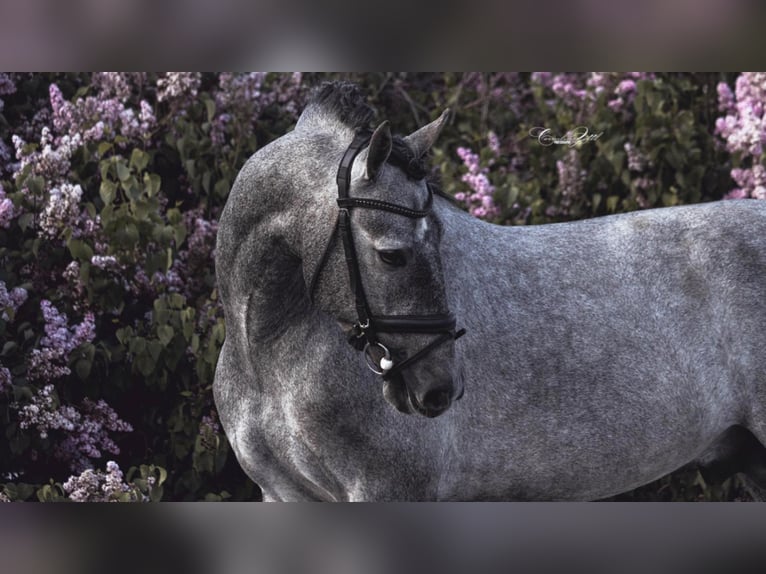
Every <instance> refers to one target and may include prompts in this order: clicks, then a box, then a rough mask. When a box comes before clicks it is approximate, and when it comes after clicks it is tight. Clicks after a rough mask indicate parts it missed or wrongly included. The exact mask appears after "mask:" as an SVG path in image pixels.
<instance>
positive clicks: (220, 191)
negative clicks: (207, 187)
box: [213, 178, 230, 199]
mask: <svg viewBox="0 0 766 574" xmlns="http://www.w3.org/2000/svg"><path fill="white" fill-rule="evenodd" d="M229 188H230V186H229V180H228V179H225V178H224V179H219V180H218V181H216V182H215V186H214V187H213V193H214V194H215V195H216V196H217V197H220V198H222V199H223V198H225V197H226V196H227V195H229Z"/></svg>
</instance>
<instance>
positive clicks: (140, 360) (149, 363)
mask: <svg viewBox="0 0 766 574" xmlns="http://www.w3.org/2000/svg"><path fill="white" fill-rule="evenodd" d="M134 364H135V365H136V368H137V369H138V372H139V373H141V374H142V375H143V376H144V377H148V376H149V375H151V374H152V373H153V372H154V365H155V364H156V363H155V361H154V359H152V357H151V355H149V354H148V353H143V354H141V355H139V356H138V357H136V361H135V363H134Z"/></svg>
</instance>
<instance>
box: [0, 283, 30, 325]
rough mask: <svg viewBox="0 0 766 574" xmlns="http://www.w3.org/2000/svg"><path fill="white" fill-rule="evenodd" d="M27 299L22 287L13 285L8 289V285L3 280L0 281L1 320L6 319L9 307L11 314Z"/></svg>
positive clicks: (7, 318) (25, 291)
mask: <svg viewBox="0 0 766 574" xmlns="http://www.w3.org/2000/svg"><path fill="white" fill-rule="evenodd" d="M26 300H27V290H26V289H24V288H23V287H14V288H13V289H11V290H10V292H9V291H8V287H7V286H6V285H5V282H4V281H0V311H2V319H3V321H8V320H9V317H8V313H7V310H8V309H10V310H11V311H12V312H13V314H14V315H15V314H16V311H18V310H19V307H21V306H22V305H23V304H24V302H25V301H26Z"/></svg>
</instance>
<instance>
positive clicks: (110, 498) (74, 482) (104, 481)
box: [62, 460, 147, 502]
mask: <svg viewBox="0 0 766 574" xmlns="http://www.w3.org/2000/svg"><path fill="white" fill-rule="evenodd" d="M62 486H63V488H64V492H65V493H66V494H67V497H68V498H69V500H72V501H74V502H118V501H119V500H121V499H124V497H125V496H124V495H125V494H129V496H128V497H127V499H128V500H129V501H131V502H138V501H142V502H145V501H147V498H146V497H145V496H142V495H141V493H140V492H139V491H138V489H137V488H136V487H135V486H133V485H132V484H128V483H126V482H125V479H124V475H123V473H122V471H121V470H120V467H119V465H118V464H117V463H116V462H114V461H112V460H110V461H109V462H107V463H106V472H102V471H100V470H93V469H92V468H87V469H85V470H83V471H82V472H81V473H80V474H79V475H77V476H70V477H69V478H68V479H67V481H66V482H64V484H63V485H62Z"/></svg>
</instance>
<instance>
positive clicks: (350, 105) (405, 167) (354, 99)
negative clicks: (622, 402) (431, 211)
mask: <svg viewBox="0 0 766 574" xmlns="http://www.w3.org/2000/svg"><path fill="white" fill-rule="evenodd" d="M307 108H314V109H315V110H317V111H320V112H321V114H322V115H329V116H332V117H335V118H337V120H338V121H340V122H341V123H343V124H344V125H346V126H348V127H350V128H352V129H357V130H369V126H370V122H372V120H373V118H374V117H375V112H374V111H373V109H372V107H370V105H369V104H368V103H367V97H366V95H365V93H364V91H363V90H362V89H361V88H360V87H359V86H358V85H357V84H353V83H351V82H342V81H334V82H324V83H322V84H321V85H320V86H319V87H318V88H316V90H315V91H314V93H313V94H312V96H311V98H310V100H309V103H308V106H307ZM426 160H427V157H421V158H416V157H415V154H414V153H413V151H412V149H411V148H410V146H409V145H407V142H405V141H404V138H402V137H401V136H398V135H397V136H394V138H393V147H392V150H391V155H390V156H389V158H388V163H390V164H392V165H394V166H396V167H398V168H399V169H401V170H402V171H403V172H404V173H405V174H406V175H407V177H409V178H411V179H415V180H421V179H423V178H425V177H427V176H429V175H431V177H428V179H429V181H430V182H431V184H432V186H433V188H434V191H435V192H436V193H437V194H438V195H440V196H442V197H447V198H448V199H450V200H451V199H452V198H451V197H449V196H447V195H446V194H444V193H443V192H442V191H441V189H440V188H439V186H438V185H437V182H438V178H436V177H433V175H432V174H431V170H430V169H429V167H428V163H427V161H426Z"/></svg>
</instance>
